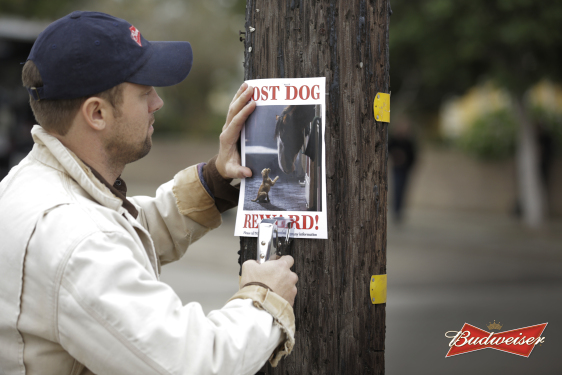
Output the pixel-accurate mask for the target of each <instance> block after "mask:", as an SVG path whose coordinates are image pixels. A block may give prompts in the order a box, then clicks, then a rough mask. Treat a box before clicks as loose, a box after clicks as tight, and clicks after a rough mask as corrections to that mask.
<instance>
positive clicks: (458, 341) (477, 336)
mask: <svg viewBox="0 0 562 375" xmlns="http://www.w3.org/2000/svg"><path fill="white" fill-rule="evenodd" d="M495 322H496V321H495V320H494V324H491V325H489V326H488V328H490V329H501V326H500V325H498V324H496V323H495ZM547 324H548V323H542V324H537V325H534V326H530V327H524V328H518V329H513V330H511V331H505V332H488V331H484V330H483V329H480V328H478V327H475V326H473V325H471V324H468V323H464V325H463V327H462V329H461V330H460V331H448V332H446V333H445V337H447V338H450V339H451V341H450V342H449V347H450V349H449V352H448V353H447V355H446V356H445V357H452V356H454V355H458V354H464V353H468V352H472V351H475V350H481V349H486V348H491V349H496V350H501V351H503V352H508V353H511V354H517V355H520V356H523V357H529V356H530V355H531V352H532V351H533V349H534V347H535V346H536V345H537V344H542V343H544V337H541V335H542V333H543V331H544V329H545V328H546V325H547ZM498 327H499V328H498Z"/></svg>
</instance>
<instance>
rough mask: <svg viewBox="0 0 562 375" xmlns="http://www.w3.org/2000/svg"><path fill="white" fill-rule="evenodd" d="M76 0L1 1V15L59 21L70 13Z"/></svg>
mask: <svg viewBox="0 0 562 375" xmlns="http://www.w3.org/2000/svg"><path fill="white" fill-rule="evenodd" d="M79 2H81V1H76V0H0V14H10V15H16V16H22V17H29V18H42V19H45V18H47V19H49V18H50V19H57V18H59V17H62V16H64V15H65V14H66V13H69V9H71V7H72V6H76V4H77V3H79Z"/></svg>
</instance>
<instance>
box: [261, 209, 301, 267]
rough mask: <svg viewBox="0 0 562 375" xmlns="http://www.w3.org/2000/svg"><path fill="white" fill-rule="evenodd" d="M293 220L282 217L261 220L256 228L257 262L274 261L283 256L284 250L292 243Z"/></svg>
mask: <svg viewBox="0 0 562 375" xmlns="http://www.w3.org/2000/svg"><path fill="white" fill-rule="evenodd" d="M293 226H294V220H293V219H290V218H284V217H274V218H271V219H263V220H262V221H261V223H259V226H258V254H257V258H256V260H257V262H258V263H263V262H266V261H268V260H275V259H277V258H279V257H281V255H285V254H283V253H285V251H286V249H287V248H288V247H289V245H290V244H291V242H292V241H293V239H292V236H293Z"/></svg>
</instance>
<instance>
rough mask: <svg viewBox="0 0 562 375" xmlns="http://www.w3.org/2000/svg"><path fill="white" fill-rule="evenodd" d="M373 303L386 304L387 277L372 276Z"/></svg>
mask: <svg viewBox="0 0 562 375" xmlns="http://www.w3.org/2000/svg"><path fill="white" fill-rule="evenodd" d="M370 287H371V303H372V304H373V305H376V304H379V303H386V275H373V276H371V285H370Z"/></svg>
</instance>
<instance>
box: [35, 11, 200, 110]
mask: <svg viewBox="0 0 562 375" xmlns="http://www.w3.org/2000/svg"><path fill="white" fill-rule="evenodd" d="M27 60H31V61H33V62H34V63H35V65H36V66H37V69H38V70H39V73H40V74H41V78H42V80H43V86H42V87H28V88H27V91H28V92H29V94H30V95H31V96H32V97H33V98H34V99H35V100H42V99H49V100H51V99H72V98H80V97H84V96H90V95H94V94H97V93H100V92H102V91H105V90H108V89H110V88H112V87H114V86H117V85H118V84H120V83H123V82H131V83H137V84H140V85H146V86H157V87H161V86H172V85H175V84H177V83H180V82H181V81H183V80H184V79H185V77H187V75H188V74H189V71H190V70H191V65H192V63H193V52H192V50H191V45H190V44H189V43H188V42H149V41H148V40H146V39H144V38H143V36H142V35H141V33H140V31H139V30H137V28H136V27H134V26H133V25H131V24H130V23H128V22H127V21H125V20H122V19H120V18H117V17H113V16H110V15H109V14H105V13H98V12H80V11H77V12H73V13H71V14H69V15H67V16H65V17H63V18H61V19H59V20H57V21H55V22H53V23H52V24H50V25H49V26H47V28H46V29H45V30H44V31H43V32H42V33H41V34H39V37H38V38H37V40H36V41H35V44H33V47H32V48H31V52H30V54H29V57H28V58H27Z"/></svg>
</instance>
